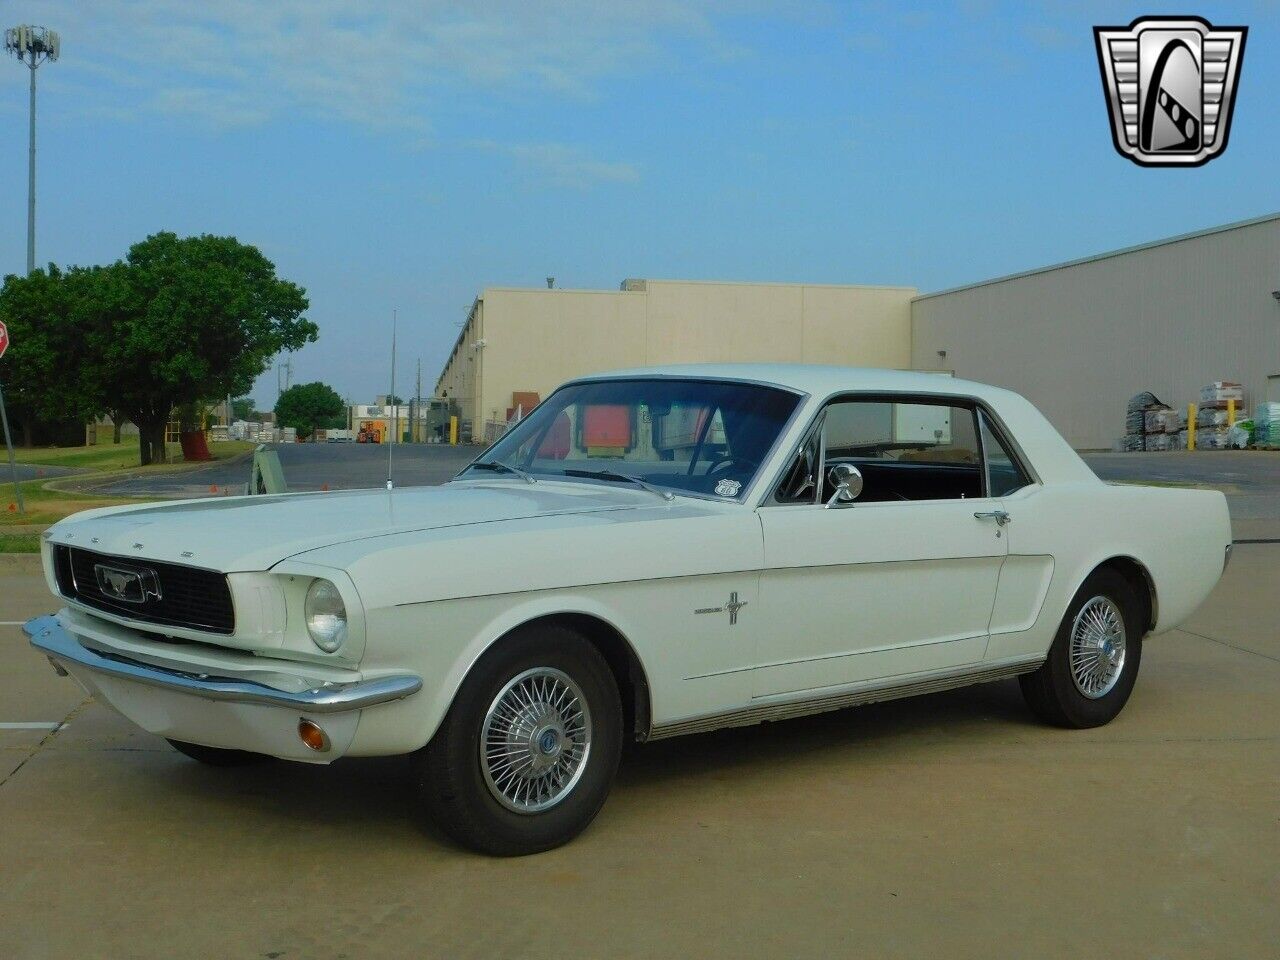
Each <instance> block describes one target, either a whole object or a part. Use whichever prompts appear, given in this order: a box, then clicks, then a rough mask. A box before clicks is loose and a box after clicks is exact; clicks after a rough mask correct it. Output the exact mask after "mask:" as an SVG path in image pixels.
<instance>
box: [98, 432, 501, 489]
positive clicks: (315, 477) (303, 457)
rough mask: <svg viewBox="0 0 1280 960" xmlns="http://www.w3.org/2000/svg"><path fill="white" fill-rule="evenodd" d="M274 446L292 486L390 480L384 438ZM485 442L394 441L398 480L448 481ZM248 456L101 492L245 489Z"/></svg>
mask: <svg viewBox="0 0 1280 960" xmlns="http://www.w3.org/2000/svg"><path fill="white" fill-rule="evenodd" d="M269 449H272V450H275V451H276V453H278V454H279V456H280V466H281V467H282V468H283V470H284V476H285V482H286V483H287V484H288V486H289V489H290V490H324V489H328V490H353V489H360V488H369V487H381V486H385V485H386V482H387V450H388V446H387V445H385V444H366V443H284V444H272V445H270V447H269ZM481 449H483V448H481V447H476V446H456V447H451V446H449V445H447V444H396V445H395V446H393V447H391V476H392V479H393V480H394V481H395V484H396V486H400V487H416V486H424V485H431V484H437V483H444V482H445V481H446V480H449V479H450V478H452V477H453V476H454V475H455V474H457V472H458V471H459V470H461V469H462V468H463V467H464V466H466V464H467V463H469V462H470V461H471V460H473V459H474V458H475V457H476V456H478V455H479V453H480V451H481ZM249 471H250V461H249V458H247V457H245V458H240V459H236V460H233V461H230V462H224V463H215V464H211V465H209V466H208V467H202V468H200V469H196V470H188V471H184V472H180V473H173V474H168V475H164V474H151V475H145V476H137V477H129V478H124V479H120V480H117V481H115V482H113V483H109V484H106V485H104V486H101V487H95V488H94V490H95V492H97V493H104V494H112V495H116V496H155V497H200V496H206V495H209V494H213V493H218V494H221V493H225V492H229V493H242V492H243V491H244V485H245V484H246V483H248V481H249Z"/></svg>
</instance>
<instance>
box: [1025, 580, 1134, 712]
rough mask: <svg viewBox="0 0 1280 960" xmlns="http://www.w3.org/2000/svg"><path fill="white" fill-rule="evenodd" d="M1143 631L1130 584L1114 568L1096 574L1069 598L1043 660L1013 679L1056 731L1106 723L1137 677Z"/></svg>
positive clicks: (1028, 701)
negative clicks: (1055, 634)
mask: <svg viewBox="0 0 1280 960" xmlns="http://www.w3.org/2000/svg"><path fill="white" fill-rule="evenodd" d="M1144 629H1145V624H1144V623H1143V611H1142V605H1141V603H1140V602H1139V600H1138V598H1137V597H1136V596H1135V595H1134V592H1133V587H1132V586H1130V584H1129V582H1128V581H1127V580H1125V578H1124V577H1122V576H1120V574H1118V573H1116V572H1115V571H1114V570H1098V571H1096V572H1095V573H1093V574H1092V575H1091V576H1090V577H1089V579H1087V580H1086V581H1085V582H1084V584H1083V585H1082V586H1081V587H1080V589H1079V590H1078V591H1077V592H1076V595H1075V596H1074V597H1073V598H1072V600H1071V604H1070V605H1069V606H1068V607H1067V613H1066V616H1064V617H1063V618H1062V625H1061V626H1060V627H1059V628H1058V633H1057V636H1056V637H1054V640H1053V646H1051V647H1050V648H1049V656H1048V657H1047V658H1046V660H1045V662H1044V663H1043V664H1042V665H1041V666H1040V668H1039V669H1038V670H1036V671H1035V672H1034V673H1028V674H1023V675H1022V676H1021V677H1019V678H1018V681H1019V683H1020V684H1021V685H1022V695H1023V696H1024V697H1025V698H1026V701H1027V705H1028V706H1030V707H1031V710H1032V712H1033V713H1035V714H1036V716H1038V717H1040V719H1042V720H1045V721H1046V722H1048V723H1052V724H1054V725H1056V726H1059V727H1072V728H1076V729H1080V728H1084V727H1099V726H1102V725H1103V724H1104V723H1109V722H1111V720H1112V719H1114V718H1115V716H1116V715H1117V714H1118V713H1119V712H1120V711H1121V709H1122V708H1123V707H1124V705H1125V703H1126V702H1127V701H1128V699H1129V694H1130V693H1132V692H1133V684H1134V681H1135V680H1137V678H1138V664H1139V662H1140V661H1141V660H1142V634H1143V632H1144Z"/></svg>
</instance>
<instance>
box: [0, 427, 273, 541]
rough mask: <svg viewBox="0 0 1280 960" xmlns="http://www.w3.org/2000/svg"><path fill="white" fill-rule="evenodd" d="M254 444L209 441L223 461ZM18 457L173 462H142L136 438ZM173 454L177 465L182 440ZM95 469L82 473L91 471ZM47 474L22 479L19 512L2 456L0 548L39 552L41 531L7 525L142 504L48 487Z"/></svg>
mask: <svg viewBox="0 0 1280 960" xmlns="http://www.w3.org/2000/svg"><path fill="white" fill-rule="evenodd" d="M254 446H255V444H252V443H249V442H247V441H243V440H232V441H229V442H226V443H211V444H209V452H210V453H211V454H212V455H213V458H214V459H215V460H224V459H226V458H228V457H234V456H236V455H237V454H241V453H247V452H248V451H250V450H252V449H253V448H254ZM14 452H15V454H16V455H17V456H16V459H18V460H19V461H21V462H23V463H32V464H42V465H45V466H64V467H86V468H89V469H90V470H91V471H93V472H107V471H111V470H121V469H124V470H128V471H130V472H135V471H136V472H138V473H160V472H163V471H165V470H172V469H173V468H174V466H175V464H153V465H152V466H149V467H140V466H138V442H137V438H134V439H133V442H132V443H121V444H120V445H119V446H115V445H114V444H103V445H99V446H96V447H41V448H35V449H23V450H16V451H14ZM170 455H171V456H173V457H174V459H175V461H176V463H177V464H181V463H182V459H181V453H180V452H179V449H178V445H177V444H176V443H175V444H170ZM90 475H91V474H82V476H90ZM48 482H49V481H48V480H47V479H45V478H36V479H34V480H24V481H23V482H22V483H21V484H19V486H21V487H22V498H23V501H24V503H25V506H26V508H27V512H26V513H19V512H18V504H17V498H16V497H15V496H14V492H13V484H11V483H8V482H6V481H4V470H3V461H0V553H36V552H38V551H39V549H40V546H39V543H40V537H39V533H33V532H31V531H30V530H29V529H24V530H21V531H20V532H17V533H11V532H7V531H6V528H12V527H23V528H31V527H35V528H37V529H39V528H43V527H47V526H49V525H50V524H53V523H57V522H58V521H59V520H61V519H62V518H63V517H66V516H69V515H70V514H73V513H77V512H79V511H81V510H91V509H93V508H94V507H113V506H118V505H120V504H126V503H142V502H145V501H142V500H138V499H134V498H129V497H109V496H98V495H96V494H92V493H81V492H79V491H69V490H48V489H45V484H47V483H48Z"/></svg>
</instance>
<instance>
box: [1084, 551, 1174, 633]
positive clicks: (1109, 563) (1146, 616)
mask: <svg viewBox="0 0 1280 960" xmlns="http://www.w3.org/2000/svg"><path fill="white" fill-rule="evenodd" d="M1099 570H1114V571H1115V572H1116V573H1118V574H1120V576H1122V577H1124V578H1125V580H1126V581H1128V583H1129V585H1130V586H1131V587H1132V588H1133V593H1134V596H1136V597H1138V599H1139V600H1141V601H1142V604H1143V625H1144V627H1145V628H1146V631H1145V632H1147V633H1150V632H1151V631H1152V630H1154V629H1155V627H1156V624H1157V623H1158V622H1159V620H1160V603H1159V596H1158V595H1157V593H1156V582H1155V579H1154V578H1153V577H1152V576H1151V571H1150V570H1148V569H1147V566H1146V564H1144V563H1143V562H1142V561H1141V560H1139V559H1137V558H1136V557H1132V556H1128V555H1124V554H1120V555H1117V556H1114V557H1109V558H1107V559H1106V560H1104V561H1102V562H1101V563H1099V564H1098V565H1097V566H1096V567H1094V568H1093V569H1092V570H1090V571H1089V574H1088V576H1086V577H1085V580H1087V579H1088V578H1089V577H1091V576H1093V575H1094V574H1095V573H1097V572H1098V571H1099ZM1083 582H1084V581H1083V580H1082V581H1081V583H1083Z"/></svg>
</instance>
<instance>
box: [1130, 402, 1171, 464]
mask: <svg viewBox="0 0 1280 960" xmlns="http://www.w3.org/2000/svg"><path fill="white" fill-rule="evenodd" d="M1157 409H1162V410H1167V409H1168V407H1167V406H1166V405H1165V404H1163V403H1161V402H1160V401H1159V400H1158V399H1157V398H1156V395H1155V394H1154V393H1151V392H1149V391H1146V390H1144V391H1143V392H1142V393H1139V394H1137V395H1136V396H1134V397H1133V398H1132V399H1130V401H1129V405H1128V407H1127V408H1126V410H1125V418H1124V440H1123V441H1121V447H1122V448H1123V449H1125V450H1146V449H1148V447H1147V443H1146V441H1147V411H1148V410H1152V411H1154V410H1157Z"/></svg>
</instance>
